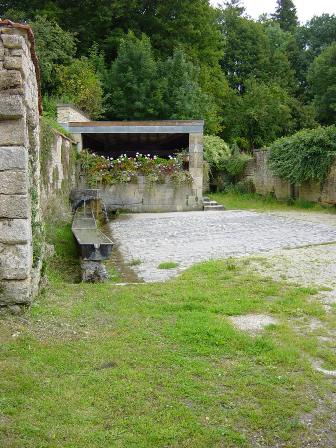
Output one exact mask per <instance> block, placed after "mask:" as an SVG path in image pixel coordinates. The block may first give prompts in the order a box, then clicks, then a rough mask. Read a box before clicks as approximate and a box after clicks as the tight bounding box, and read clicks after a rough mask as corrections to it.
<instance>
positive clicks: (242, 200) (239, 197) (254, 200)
mask: <svg viewBox="0 0 336 448" xmlns="http://www.w3.org/2000/svg"><path fill="white" fill-rule="evenodd" d="M208 196H209V197H210V198H211V199H213V200H215V201H217V202H218V203H219V204H222V205H224V206H225V207H226V208H227V209H229V210H239V209H240V210H244V209H247V210H259V211H277V210H280V211H291V210H296V211H306V212H309V211H312V212H322V213H336V207H333V206H328V205H325V206H323V205H320V204H316V203H314V202H309V201H303V200H299V199H298V200H296V201H289V202H288V201H279V200H277V199H275V198H274V197H272V196H261V195H260V194H257V193H245V194H243V193H237V192H228V193H212V194H209V195H208Z"/></svg>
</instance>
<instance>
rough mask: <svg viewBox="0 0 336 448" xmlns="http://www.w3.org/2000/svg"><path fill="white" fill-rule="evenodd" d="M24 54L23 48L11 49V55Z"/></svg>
mask: <svg viewBox="0 0 336 448" xmlns="http://www.w3.org/2000/svg"><path fill="white" fill-rule="evenodd" d="M23 54H24V52H23V50H22V49H21V48H20V49H17V48H14V49H13V50H11V51H10V55H11V56H22V55H23Z"/></svg>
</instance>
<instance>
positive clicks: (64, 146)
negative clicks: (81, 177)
mask: <svg viewBox="0 0 336 448" xmlns="http://www.w3.org/2000/svg"><path fill="white" fill-rule="evenodd" d="M75 152H76V149H75V146H74V142H73V141H72V140H71V139H70V138H69V137H67V136H65V135H64V134H61V133H60V132H59V131H58V130H56V129H54V128H52V126H50V125H48V124H46V123H42V125H41V203H42V205H43V204H47V203H48V201H49V200H50V199H51V198H52V197H53V196H55V195H58V194H60V193H61V194H69V193H70V191H71V188H72V187H73V186H74V185H75Z"/></svg>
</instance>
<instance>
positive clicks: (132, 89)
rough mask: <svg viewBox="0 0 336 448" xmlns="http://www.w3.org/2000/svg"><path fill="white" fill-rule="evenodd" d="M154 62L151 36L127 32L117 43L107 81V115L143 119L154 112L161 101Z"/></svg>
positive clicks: (151, 115) (125, 118)
mask: <svg viewBox="0 0 336 448" xmlns="http://www.w3.org/2000/svg"><path fill="white" fill-rule="evenodd" d="M157 70H158V68H157V62H156V60H155V58H154V55H153V51H152V47H151V43H150V40H149V38H148V37H147V36H145V35H142V37H141V39H137V38H136V37H135V36H134V34H132V33H130V34H129V35H128V36H127V37H126V38H124V39H123V40H122V42H121V44H120V48H119V52H118V56H117V58H116V60H115V61H114V62H113V64H112V67H111V71H110V75H109V80H108V85H107V92H108V95H107V101H106V115H107V116H108V117H109V118H114V119H121V120H127V119H134V120H136V119H143V118H153V117H156V116H157V110H158V104H159V102H160V97H157V95H159V93H160V92H159V89H158V85H157Z"/></svg>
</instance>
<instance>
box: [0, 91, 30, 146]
mask: <svg viewBox="0 0 336 448" xmlns="http://www.w3.org/2000/svg"><path fill="white" fill-rule="evenodd" d="M0 101H1V98H0ZM25 143H26V135H25V124H24V122H23V120H5V121H0V146H24V145H25Z"/></svg>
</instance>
